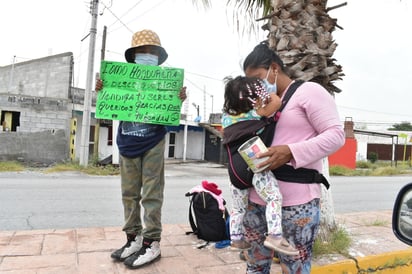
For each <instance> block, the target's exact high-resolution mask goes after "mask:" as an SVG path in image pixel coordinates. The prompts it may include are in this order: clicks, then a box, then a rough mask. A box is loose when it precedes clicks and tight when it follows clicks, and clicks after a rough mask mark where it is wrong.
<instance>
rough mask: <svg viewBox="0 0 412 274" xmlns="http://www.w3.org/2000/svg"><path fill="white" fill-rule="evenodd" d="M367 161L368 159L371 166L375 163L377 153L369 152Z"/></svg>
mask: <svg viewBox="0 0 412 274" xmlns="http://www.w3.org/2000/svg"><path fill="white" fill-rule="evenodd" d="M368 159H369V161H371V163H372V164H373V163H375V162H376V161H377V160H378V153H376V152H369V154H368Z"/></svg>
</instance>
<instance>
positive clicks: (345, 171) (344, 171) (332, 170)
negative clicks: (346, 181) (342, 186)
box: [329, 166, 355, 176]
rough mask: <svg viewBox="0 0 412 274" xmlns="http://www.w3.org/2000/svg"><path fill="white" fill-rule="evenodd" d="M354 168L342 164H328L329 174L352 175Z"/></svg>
mask: <svg viewBox="0 0 412 274" xmlns="http://www.w3.org/2000/svg"><path fill="white" fill-rule="evenodd" d="M354 172H355V170H353V169H350V168H347V167H344V166H330V167H329V174H330V175H331V176H353V173H354Z"/></svg>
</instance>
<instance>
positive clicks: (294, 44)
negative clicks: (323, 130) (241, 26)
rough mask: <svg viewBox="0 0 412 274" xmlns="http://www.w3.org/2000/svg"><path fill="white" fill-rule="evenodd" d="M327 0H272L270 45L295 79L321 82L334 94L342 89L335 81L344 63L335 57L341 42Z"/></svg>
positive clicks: (269, 27)
mask: <svg viewBox="0 0 412 274" xmlns="http://www.w3.org/2000/svg"><path fill="white" fill-rule="evenodd" d="M326 4H327V0H305V1H303V0H301V1H296V0H272V7H273V13H272V14H271V15H270V16H267V17H270V18H271V20H269V22H268V24H267V25H265V27H264V28H265V29H267V30H269V45H270V47H271V48H273V49H274V50H275V51H276V52H277V53H278V54H279V56H280V57H281V59H282V60H283V62H284V63H285V66H286V67H287V68H288V73H289V75H290V76H291V77H292V78H293V79H302V80H305V81H313V82H317V83H319V84H321V85H322V86H323V87H325V88H326V89H327V90H328V91H329V92H330V93H331V94H334V93H335V92H341V90H340V89H339V88H338V87H336V86H335V85H334V84H333V82H334V81H335V80H341V79H342V76H344V74H343V73H342V67H341V66H340V65H338V64H336V60H335V59H334V58H332V56H333V53H334V52H335V49H336V46H337V44H336V43H335V41H334V40H333V38H332V32H333V31H334V30H335V29H336V27H338V28H341V27H339V26H338V25H337V23H336V21H337V20H336V19H332V18H331V17H330V16H329V15H328V11H330V10H332V9H334V8H337V7H340V6H343V5H345V4H346V3H344V4H341V5H338V6H336V7H331V8H326Z"/></svg>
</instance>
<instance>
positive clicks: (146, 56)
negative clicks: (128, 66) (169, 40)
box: [134, 53, 159, 66]
mask: <svg viewBox="0 0 412 274" xmlns="http://www.w3.org/2000/svg"><path fill="white" fill-rule="evenodd" d="M134 62H135V63H136V64H139V65H148V66H157V65H158V64H159V57H158V56H157V55H153V54H150V53H136V55H135V58H134Z"/></svg>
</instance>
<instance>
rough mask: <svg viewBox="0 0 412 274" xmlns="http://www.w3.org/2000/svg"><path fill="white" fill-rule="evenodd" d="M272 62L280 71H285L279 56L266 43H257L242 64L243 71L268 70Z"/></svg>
mask: <svg viewBox="0 0 412 274" xmlns="http://www.w3.org/2000/svg"><path fill="white" fill-rule="evenodd" d="M272 62H275V63H276V64H278V65H279V66H280V69H281V70H282V71H285V66H284V65H283V62H282V60H281V59H280V57H279V55H277V54H276V52H274V51H273V50H271V49H270V48H269V45H268V43H267V41H264V42H261V43H259V44H258V45H257V46H256V47H255V48H254V49H253V51H252V52H251V53H249V55H248V56H247V57H246V59H245V61H244V62H243V71H246V69H248V68H265V69H269V67H270V65H271V64H272Z"/></svg>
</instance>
